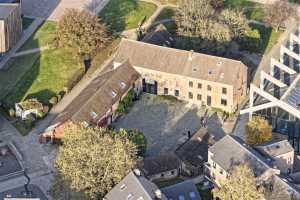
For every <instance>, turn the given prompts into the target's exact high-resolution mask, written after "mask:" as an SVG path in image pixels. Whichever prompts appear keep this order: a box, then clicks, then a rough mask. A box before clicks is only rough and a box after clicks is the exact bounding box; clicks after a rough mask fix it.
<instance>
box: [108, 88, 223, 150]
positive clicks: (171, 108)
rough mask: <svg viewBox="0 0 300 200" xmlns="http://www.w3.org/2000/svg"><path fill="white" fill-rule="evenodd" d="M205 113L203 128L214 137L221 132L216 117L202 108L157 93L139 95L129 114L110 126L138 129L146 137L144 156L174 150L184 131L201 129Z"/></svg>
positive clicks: (193, 131)
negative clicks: (205, 119)
mask: <svg viewBox="0 0 300 200" xmlns="http://www.w3.org/2000/svg"><path fill="white" fill-rule="evenodd" d="M204 116H207V117H208V118H207V119H208V120H207V127H208V130H209V131H210V132H213V133H214V134H215V135H216V136H219V137H222V136H223V135H224V131H223V129H222V126H221V123H220V120H219V119H218V117H217V115H216V114H213V112H208V111H206V108H205V107H203V108H199V107H197V106H195V105H191V104H187V103H185V102H181V101H177V100H174V99H173V100H170V99H167V98H164V97H161V96H154V95H149V94H143V95H142V96H141V98H140V100H138V101H136V102H135V103H134V105H133V107H132V108H131V109H130V111H129V113H127V114H125V115H124V116H122V117H121V118H119V119H118V120H117V121H116V122H115V123H114V124H113V126H114V127H115V128H116V129H117V130H118V129H120V128H124V129H138V130H140V131H142V132H143V133H144V135H145V136H146V138H147V152H146V154H147V155H157V154H161V153H166V152H172V151H175V150H176V148H178V147H179V146H180V144H182V143H184V142H185V141H186V140H187V139H188V131H190V132H191V134H194V133H195V132H196V131H198V130H199V128H201V118H202V117H204Z"/></svg>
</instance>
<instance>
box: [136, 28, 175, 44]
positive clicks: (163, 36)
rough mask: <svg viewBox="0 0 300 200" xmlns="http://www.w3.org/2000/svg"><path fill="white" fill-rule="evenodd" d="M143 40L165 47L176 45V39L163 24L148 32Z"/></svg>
mask: <svg viewBox="0 0 300 200" xmlns="http://www.w3.org/2000/svg"><path fill="white" fill-rule="evenodd" d="M142 42H145V43H150V44H155V45H159V46H165V47H174V46H175V39H174V38H173V36H172V35H171V34H170V33H169V31H168V30H167V28H166V27H165V26H164V25H163V24H159V25H158V26H157V27H155V29H154V30H153V31H151V32H150V33H148V34H146V35H145V37H144V38H143V40H142Z"/></svg>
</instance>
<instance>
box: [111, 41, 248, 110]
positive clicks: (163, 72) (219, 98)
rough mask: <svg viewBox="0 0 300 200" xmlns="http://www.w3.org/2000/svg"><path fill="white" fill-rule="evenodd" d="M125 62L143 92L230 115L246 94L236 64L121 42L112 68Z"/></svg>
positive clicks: (243, 72) (240, 69) (243, 73)
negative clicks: (206, 107) (173, 98)
mask: <svg viewBox="0 0 300 200" xmlns="http://www.w3.org/2000/svg"><path fill="white" fill-rule="evenodd" d="M126 60H129V62H130V63H131V64H132V65H133V66H134V67H135V69H136V70H137V71H138V72H139V73H140V74H141V77H142V79H141V81H142V82H141V85H142V89H143V91H144V92H147V93H152V94H157V95H172V96H175V97H177V98H178V99H180V100H184V101H188V102H191V103H193V104H196V105H199V106H201V105H206V106H210V107H215V108H220V109H222V110H224V111H226V112H230V113H232V112H234V111H235V110H236V109H237V107H238V105H239V104H240V103H241V101H242V100H243V98H244V97H245V95H246V91H247V75H248V72H247V67H246V66H245V65H244V64H243V63H242V62H240V61H236V60H232V59H227V58H221V57H216V56H210V55H205V54H200V53H195V52H193V51H185V50H179V49H174V48H168V47H162V46H157V45H153V44H148V43H144V42H139V41H133V40H128V39H123V40H122V41H121V44H120V46H119V50H118V52H117V54H116V57H115V60H114V65H115V66H118V65H119V64H120V63H122V62H124V61H126Z"/></svg>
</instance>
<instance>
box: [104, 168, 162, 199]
mask: <svg viewBox="0 0 300 200" xmlns="http://www.w3.org/2000/svg"><path fill="white" fill-rule="evenodd" d="M157 189H158V188H157V186H156V185H155V184H154V183H152V182H150V181H149V180H147V179H146V178H145V177H143V176H137V175H135V173H134V172H130V173H129V174H128V175H127V176H126V177H125V178H124V179H123V180H122V181H121V182H120V183H119V184H117V185H116V186H115V187H114V188H113V189H112V190H111V191H110V192H109V193H107V194H106V196H105V197H104V199H105V200H154V199H155V191H156V190H157ZM162 200H166V198H165V197H164V198H162Z"/></svg>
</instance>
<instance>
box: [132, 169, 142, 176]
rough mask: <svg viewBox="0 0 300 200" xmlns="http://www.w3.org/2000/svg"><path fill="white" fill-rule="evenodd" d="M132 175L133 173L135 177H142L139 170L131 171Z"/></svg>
mask: <svg viewBox="0 0 300 200" xmlns="http://www.w3.org/2000/svg"><path fill="white" fill-rule="evenodd" d="M133 173H134V174H135V175H136V176H141V175H142V173H141V171H140V170H139V169H134V170H133Z"/></svg>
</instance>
